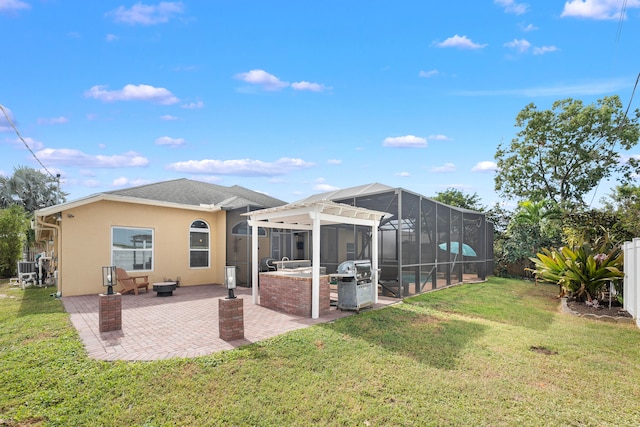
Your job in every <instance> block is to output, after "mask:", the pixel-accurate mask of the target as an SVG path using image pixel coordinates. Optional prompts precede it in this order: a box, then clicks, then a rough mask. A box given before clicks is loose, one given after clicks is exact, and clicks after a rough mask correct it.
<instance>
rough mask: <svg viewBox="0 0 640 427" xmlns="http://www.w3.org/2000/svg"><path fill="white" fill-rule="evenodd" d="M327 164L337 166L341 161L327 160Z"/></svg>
mask: <svg viewBox="0 0 640 427" xmlns="http://www.w3.org/2000/svg"><path fill="white" fill-rule="evenodd" d="M327 163H329V164H330V165H339V164H342V160H340V159H329V160H327Z"/></svg>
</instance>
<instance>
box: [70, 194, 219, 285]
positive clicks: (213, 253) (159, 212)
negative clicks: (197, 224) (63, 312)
mask: <svg viewBox="0 0 640 427" xmlns="http://www.w3.org/2000/svg"><path fill="white" fill-rule="evenodd" d="M198 219H200V220H203V221H205V222H206V223H207V224H208V225H209V229H210V252H209V256H210V258H209V267H208V268H190V267H189V227H190V225H191V223H192V222H193V221H195V220H198ZM58 224H59V225H60V227H61V236H62V238H61V239H60V240H61V242H60V249H61V255H62V256H61V257H60V262H59V278H58V280H59V287H58V288H59V290H60V291H61V292H62V295H63V296H73V295H86V294H93V293H95V294H98V293H102V292H104V288H103V286H102V268H101V267H102V266H108V265H111V262H112V261H111V233H112V231H111V228H112V226H117V227H139V228H150V229H153V232H154V235H153V238H154V242H153V267H152V269H151V270H148V271H135V272H130V274H133V275H136V274H148V275H149V281H150V282H151V283H153V282H161V281H162V280H163V279H164V278H172V279H175V278H176V277H177V276H180V278H181V281H180V286H191V285H201V284H208V283H224V265H225V258H226V254H225V250H226V243H225V242H226V213H225V212H224V211H217V212H201V211H192V210H188V209H177V208H169V207H158V206H148V205H139V204H133V203H120V202H114V201H98V202H95V203H90V204H87V205H83V206H80V207H76V208H74V209H69V210H65V211H64V212H63V213H62V221H60V222H59V223H58ZM117 289H119V286H118V287H117V288H116V290H117Z"/></svg>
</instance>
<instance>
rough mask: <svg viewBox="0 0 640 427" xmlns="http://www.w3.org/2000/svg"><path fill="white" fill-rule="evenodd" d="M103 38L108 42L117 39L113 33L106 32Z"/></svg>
mask: <svg viewBox="0 0 640 427" xmlns="http://www.w3.org/2000/svg"><path fill="white" fill-rule="evenodd" d="M104 39H105V40H106V41H108V42H113V41H116V40H118V36H116V35H115V34H107V36H106V37H105V38H104Z"/></svg>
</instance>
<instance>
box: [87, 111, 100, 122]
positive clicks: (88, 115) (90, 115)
mask: <svg viewBox="0 0 640 427" xmlns="http://www.w3.org/2000/svg"><path fill="white" fill-rule="evenodd" d="M85 117H86V118H87V120H90V121H91V120H95V119H97V118H98V115H97V114H94V113H89V114H87V115H85Z"/></svg>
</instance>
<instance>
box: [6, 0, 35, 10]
mask: <svg viewBox="0 0 640 427" xmlns="http://www.w3.org/2000/svg"><path fill="white" fill-rule="evenodd" d="M21 9H31V5H30V4H29V3H25V2H23V1H20V0H0V12H2V11H14V10H21Z"/></svg>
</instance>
